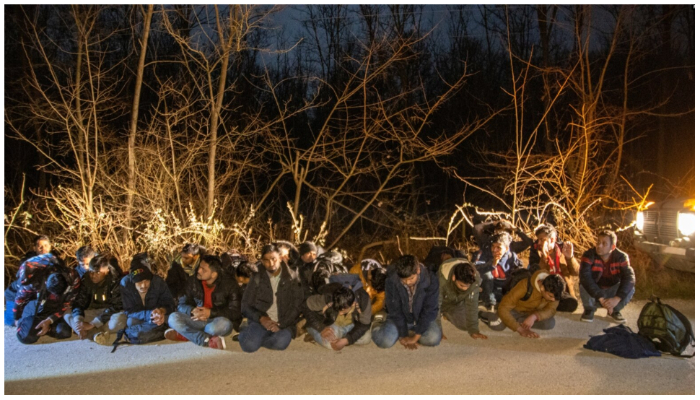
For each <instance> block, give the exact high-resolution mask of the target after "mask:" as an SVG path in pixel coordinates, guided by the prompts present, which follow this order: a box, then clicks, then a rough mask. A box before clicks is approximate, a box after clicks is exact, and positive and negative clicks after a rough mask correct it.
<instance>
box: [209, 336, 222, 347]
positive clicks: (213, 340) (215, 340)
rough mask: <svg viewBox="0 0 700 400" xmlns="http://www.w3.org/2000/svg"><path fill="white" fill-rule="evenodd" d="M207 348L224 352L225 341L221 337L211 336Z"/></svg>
mask: <svg viewBox="0 0 700 400" xmlns="http://www.w3.org/2000/svg"><path fill="white" fill-rule="evenodd" d="M209 348H210V349H217V350H226V339H225V338H224V337H222V336H212V337H210V338H209Z"/></svg>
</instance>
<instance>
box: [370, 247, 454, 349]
mask: <svg viewBox="0 0 700 400" xmlns="http://www.w3.org/2000/svg"><path fill="white" fill-rule="evenodd" d="M438 296H439V284H438V279H437V277H436V276H435V275H433V274H431V273H430V272H429V271H428V269H427V268H425V267H424V266H423V265H421V264H420V263H419V262H418V259H417V258H416V256H412V255H405V256H403V257H401V258H399V259H398V260H397V262H396V265H395V268H394V269H393V271H392V272H391V273H390V275H389V277H388V278H387V280H386V309H387V320H386V321H382V322H379V321H377V322H376V323H375V325H374V326H373V327H372V341H374V343H375V344H376V345H377V346H378V347H380V348H382V349H388V348H389V347H392V346H393V345H394V344H395V343H396V342H397V341H399V343H401V345H403V346H404V347H405V348H407V349H410V350H415V349H417V348H418V344H421V345H423V346H437V345H439V344H440V340H442V328H441V327H440V324H438V322H437V317H438V313H439V311H440V308H439V305H438Z"/></svg>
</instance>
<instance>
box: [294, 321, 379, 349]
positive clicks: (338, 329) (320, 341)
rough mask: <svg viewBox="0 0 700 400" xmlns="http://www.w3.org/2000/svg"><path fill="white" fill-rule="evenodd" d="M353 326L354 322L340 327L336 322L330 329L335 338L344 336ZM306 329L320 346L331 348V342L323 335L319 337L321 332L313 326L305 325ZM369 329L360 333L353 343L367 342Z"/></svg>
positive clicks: (369, 335) (369, 337)
mask: <svg viewBox="0 0 700 400" xmlns="http://www.w3.org/2000/svg"><path fill="white" fill-rule="evenodd" d="M354 327H355V324H350V325H348V326H345V327H340V326H338V325H336V324H333V325H331V329H333V332H334V333H335V338H336V339H342V338H344V337H345V336H347V334H348V332H350V331H351V330H352V328H354ZM306 331H307V332H309V333H310V334H311V336H313V337H314V340H316V343H318V344H320V345H321V346H323V347H325V348H327V349H331V350H332V349H333V348H332V347H331V343H330V342H328V341H326V339H324V338H323V337H321V332H319V331H317V330H316V329H314V328H310V327H307V328H306ZM370 332H371V331H370V330H369V329H368V330H367V332H365V334H364V335H362V337H361V338H359V339H357V341H356V342H355V343H353V344H368V343H369V342H370V341H371V340H372V337H371V333H370Z"/></svg>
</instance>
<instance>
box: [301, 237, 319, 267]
mask: <svg viewBox="0 0 700 400" xmlns="http://www.w3.org/2000/svg"><path fill="white" fill-rule="evenodd" d="M317 252H318V249H317V248H316V245H315V244H314V242H304V243H302V244H301V245H299V256H300V258H301V261H303V262H304V263H306V264H308V263H311V262H314V260H316V256H318V253H317Z"/></svg>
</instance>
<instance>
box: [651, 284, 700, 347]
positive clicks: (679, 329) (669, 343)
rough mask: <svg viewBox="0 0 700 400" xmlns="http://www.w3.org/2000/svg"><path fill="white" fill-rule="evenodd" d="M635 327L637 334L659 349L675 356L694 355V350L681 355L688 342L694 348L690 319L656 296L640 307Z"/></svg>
mask: <svg viewBox="0 0 700 400" xmlns="http://www.w3.org/2000/svg"><path fill="white" fill-rule="evenodd" d="M655 299H656V300H655ZM637 327H638V328H639V334H640V335H641V336H644V337H645V338H647V339H649V340H650V341H652V343H654V346H656V348H657V349H658V350H659V351H662V352H666V353H671V354H672V355H674V356H677V357H686V358H690V357H694V356H695V352H693V354H692V355H689V356H683V355H681V354H683V351H685V348H686V347H687V346H688V345H689V344H691V345H692V346H693V348H695V335H694V334H693V327H692V325H691V324H690V321H688V318H687V317H686V316H685V315H683V314H681V312H680V311H678V310H676V309H675V308H673V307H671V306H669V305H666V304H663V303H661V299H659V298H658V297H656V296H652V298H651V301H650V302H649V303H647V304H646V305H645V306H644V308H642V312H641V313H640V314H639V319H637Z"/></svg>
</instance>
